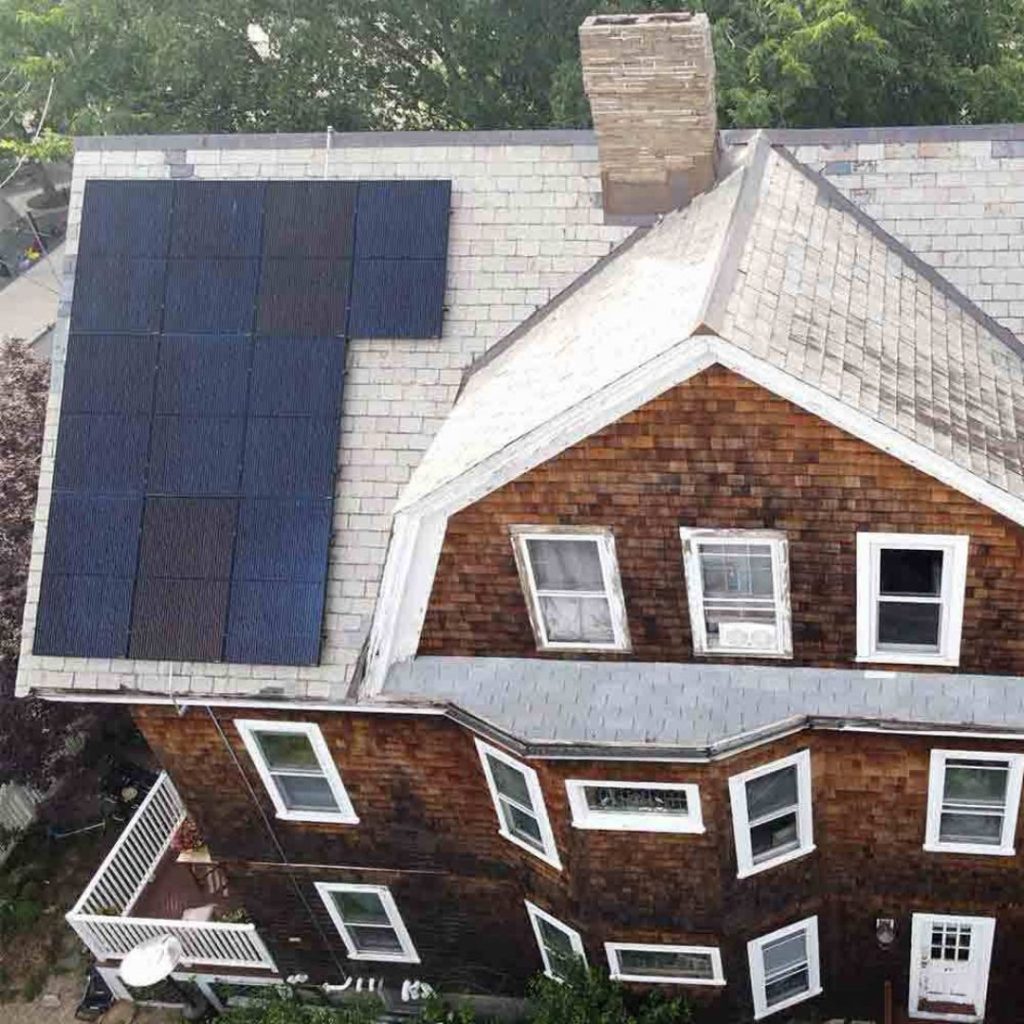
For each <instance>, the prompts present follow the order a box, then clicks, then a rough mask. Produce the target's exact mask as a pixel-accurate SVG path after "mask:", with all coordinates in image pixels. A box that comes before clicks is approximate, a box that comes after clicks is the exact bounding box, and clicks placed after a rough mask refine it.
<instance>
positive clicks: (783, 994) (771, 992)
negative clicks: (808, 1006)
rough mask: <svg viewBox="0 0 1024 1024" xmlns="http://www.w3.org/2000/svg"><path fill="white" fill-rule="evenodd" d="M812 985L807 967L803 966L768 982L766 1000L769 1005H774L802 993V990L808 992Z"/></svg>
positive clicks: (766, 984)
mask: <svg viewBox="0 0 1024 1024" xmlns="http://www.w3.org/2000/svg"><path fill="white" fill-rule="evenodd" d="M810 987H811V982H810V977H809V975H808V973H807V968H806V967H801V968H800V969H799V970H795V971H793V973H792V974H787V975H785V976H784V977H781V978H777V979H776V980H774V981H769V982H766V983H765V986H764V1001H765V1002H766V1003H767V1004H768V1005H769V1006H774V1005H775V1004H776V1003H781V1002H782V1001H783V1000H785V999H791V998H792V997H793V996H798V995H800V993H801V992H806V991H807V990H808V989H809V988H810Z"/></svg>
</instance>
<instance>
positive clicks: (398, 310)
mask: <svg viewBox="0 0 1024 1024" xmlns="http://www.w3.org/2000/svg"><path fill="white" fill-rule="evenodd" d="M444 283H445V263H444V260H376V259H374V260H360V261H357V262H356V265H355V271H354V273H353V278H352V312H351V314H350V317H349V334H350V336H351V337H354V338H437V337H440V335H441V323H442V317H443V311H444Z"/></svg>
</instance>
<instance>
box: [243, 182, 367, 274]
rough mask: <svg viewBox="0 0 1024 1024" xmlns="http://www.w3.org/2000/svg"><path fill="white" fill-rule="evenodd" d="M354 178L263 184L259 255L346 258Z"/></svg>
mask: <svg viewBox="0 0 1024 1024" xmlns="http://www.w3.org/2000/svg"><path fill="white" fill-rule="evenodd" d="M355 201H356V183H355V182H354V181H272V182H270V183H269V184H268V185H267V197H266V205H265V210H264V221H263V254H264V255H265V256H271V257H273V256H279V257H286V258H290V259H311V258H317V259H328V260H347V259H349V258H350V257H351V255H352V223H353V214H354V211H355Z"/></svg>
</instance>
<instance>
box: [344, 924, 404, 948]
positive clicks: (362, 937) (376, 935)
mask: <svg viewBox="0 0 1024 1024" xmlns="http://www.w3.org/2000/svg"><path fill="white" fill-rule="evenodd" d="M348 934H349V937H350V938H351V939H352V943H353V945H354V946H355V947H356V949H358V950H359V952H360V953H401V952H402V943H401V942H399V941H398V936H397V935H396V934H395V932H394V929H393V928H390V927H388V928H373V927H367V926H366V925H355V926H354V927H353V926H352V925H349V926H348Z"/></svg>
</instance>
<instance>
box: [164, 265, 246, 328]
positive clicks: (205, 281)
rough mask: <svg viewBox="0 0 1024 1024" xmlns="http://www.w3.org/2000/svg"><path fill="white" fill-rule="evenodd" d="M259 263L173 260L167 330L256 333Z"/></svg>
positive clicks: (166, 320)
mask: <svg viewBox="0 0 1024 1024" xmlns="http://www.w3.org/2000/svg"><path fill="white" fill-rule="evenodd" d="M258 274H259V261H258V260H171V261H170V263H168V265H167V293H166V298H165V302H164V306H165V308H164V325H163V330H164V331H165V332H166V333H168V334H245V333H246V332H247V331H250V330H252V323H253V309H254V307H255V302H256V281H257V277H258Z"/></svg>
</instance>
